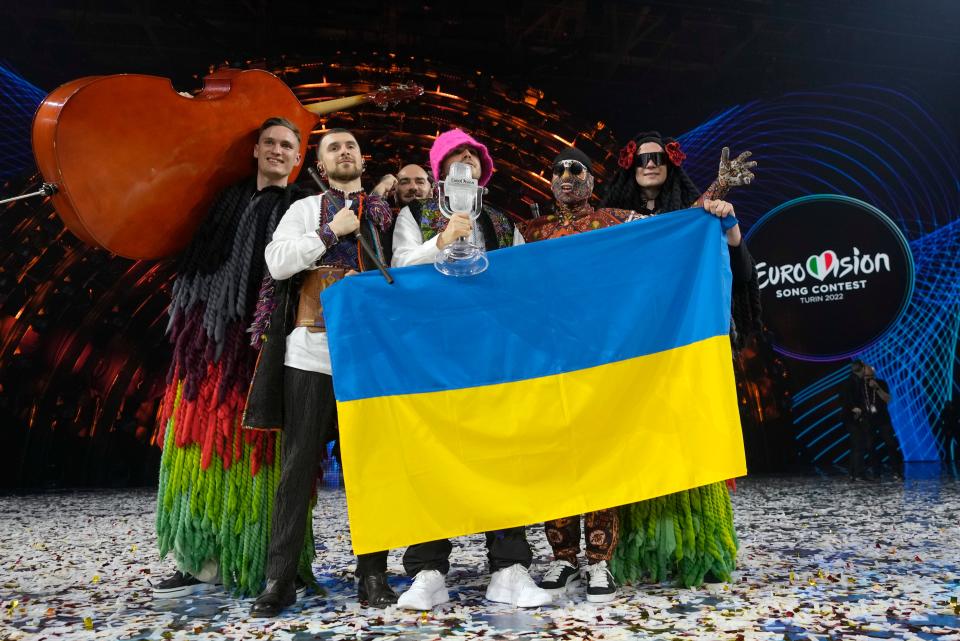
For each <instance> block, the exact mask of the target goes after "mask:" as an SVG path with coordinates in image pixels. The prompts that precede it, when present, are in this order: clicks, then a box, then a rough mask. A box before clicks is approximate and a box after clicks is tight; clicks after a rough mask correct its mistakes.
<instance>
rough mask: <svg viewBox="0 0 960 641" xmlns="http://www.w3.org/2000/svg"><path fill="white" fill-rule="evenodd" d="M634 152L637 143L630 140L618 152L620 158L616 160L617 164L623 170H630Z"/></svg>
mask: <svg viewBox="0 0 960 641" xmlns="http://www.w3.org/2000/svg"><path fill="white" fill-rule="evenodd" d="M636 150H637V143H635V142H633V141H632V140H631V141H630V142H628V143H627V146H626V147H624V148H623V149H621V150H620V158H619V159H618V160H617V164H618V165H620V166H621V167H623V168H624V169H630V167H632V166H633V154H634V152H635V151H636Z"/></svg>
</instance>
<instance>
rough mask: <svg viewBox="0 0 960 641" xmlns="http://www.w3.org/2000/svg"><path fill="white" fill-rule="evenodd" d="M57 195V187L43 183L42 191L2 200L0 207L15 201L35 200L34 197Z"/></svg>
mask: <svg viewBox="0 0 960 641" xmlns="http://www.w3.org/2000/svg"><path fill="white" fill-rule="evenodd" d="M55 193H57V186H56V185H55V184H54V183H43V184H42V185H41V186H40V189H38V190H37V191H32V192H30V193H29V194H23V195H22V196H14V197H13V198H4V199H3V200H0V205H6V204H7V203H12V202H13V201H15V200H24V199H26V198H33V197H34V196H52V195H54V194H55Z"/></svg>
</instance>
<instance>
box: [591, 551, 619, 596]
mask: <svg viewBox="0 0 960 641" xmlns="http://www.w3.org/2000/svg"><path fill="white" fill-rule="evenodd" d="M616 598H617V582H616V581H614V580H613V575H612V574H610V569H609V568H608V567H607V562H606V561H598V562H597V563H594V564H592V565H588V566H587V601H589V602H590V603H607V602H608V601H613V600H614V599H616Z"/></svg>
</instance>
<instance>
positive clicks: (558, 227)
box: [520, 147, 645, 242]
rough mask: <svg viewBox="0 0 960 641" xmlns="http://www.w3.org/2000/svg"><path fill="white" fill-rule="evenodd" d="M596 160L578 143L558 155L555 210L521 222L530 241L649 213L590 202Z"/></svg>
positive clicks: (620, 221) (552, 183)
mask: <svg viewBox="0 0 960 641" xmlns="http://www.w3.org/2000/svg"><path fill="white" fill-rule="evenodd" d="M592 164H593V163H591V162H590V159H589V158H588V157H587V155H586V154H585V153H583V152H582V151H580V150H579V149H577V148H576V147H569V148H567V149H564V150H563V151H561V152H560V154H559V155H557V157H556V158H555V159H554V160H553V164H552V171H553V176H552V180H551V183H550V186H551V189H552V190H553V197H554V212H553V213H552V214H549V215H547V216H541V217H540V218H534V219H533V220H528V221H526V222H525V223H522V224H521V226H520V231H521V233H522V234H523V237H524V239H525V240H526V241H527V242H531V241H537V240H547V239H549V238H559V237H561V236H569V235H570V234H578V233H580V232H584V231H590V230H592V229H601V228H603V227H610V226H612V225H619V224H620V223H623V222H628V221H631V220H636V219H638V218H644V217H645V216H643V215H640V214H638V213H637V212H635V211H630V210H626V209H594V208H593V207H592V206H591V205H590V197H591V196H592V195H593V183H594V179H593V173H592V172H591V170H590V167H591V166H592Z"/></svg>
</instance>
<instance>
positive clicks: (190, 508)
mask: <svg viewBox="0 0 960 641" xmlns="http://www.w3.org/2000/svg"><path fill="white" fill-rule="evenodd" d="M296 193H297V192H294V191H293V190H291V189H286V190H281V189H279V188H268V189H265V190H263V191H261V192H255V187H254V184H253V181H245V182H243V183H240V184H238V185H235V186H233V187H230V188H228V189H227V190H225V192H224V193H223V194H222V195H221V197H220V199H218V201H217V203H215V205H214V207H213V209H212V210H211V213H210V215H209V216H208V217H207V219H206V220H205V221H204V223H203V225H202V226H201V228H200V230H199V231H198V233H197V237H196V238H195V239H194V241H193V242H192V243H191V245H190V247H189V248H188V249H187V250H186V251H185V252H184V255H183V256H182V257H181V258H180V261H179V263H178V269H177V278H176V281H175V282H174V286H173V293H172V300H171V304H170V326H169V328H168V332H169V334H170V340H171V342H172V343H173V345H174V356H173V362H172V364H171V366H170V372H169V375H168V380H167V390H166V394H165V396H164V399H163V405H162V407H161V412H160V431H159V438H158V442H160V443H162V447H163V454H162V457H161V461H160V484H159V488H158V492H157V519H156V527H157V543H158V546H159V548H160V555H161V556H165V555H166V554H167V553H168V552H171V551H172V552H173V555H174V557H175V559H176V562H177V567H178V569H180V570H181V571H183V572H187V573H189V574H192V575H194V576H201V577H202V576H203V573H204V568H205V566H206V567H207V568H209V567H210V565H211V562H215V563H216V564H218V566H219V578H220V580H221V581H223V584H224V586H225V587H226V588H227V589H228V590H231V591H233V592H234V593H236V594H239V595H256V594H258V593H259V592H260V591H261V589H262V588H263V582H264V568H265V564H266V554H267V542H268V540H269V536H270V522H271V514H272V511H273V501H274V495H275V493H276V488H277V484H278V483H279V480H280V452H281V451H282V448H281V447H280V438H281V436H280V435H279V434H277V433H274V432H267V431H258V430H244V429H242V427H241V416H242V414H243V408H244V404H245V400H246V393H247V389H248V386H249V383H250V379H251V377H252V375H253V369H254V364H255V362H256V357H257V350H256V349H255V348H254V347H251V346H250V344H249V341H248V338H247V335H246V329H247V327H248V326H249V325H250V322H251V321H252V320H253V310H254V307H255V306H256V302H257V287H259V286H260V283H261V277H262V275H263V271H264V263H263V249H264V245H265V243H266V239H267V238H268V236H269V234H272V231H273V228H274V227H276V224H277V221H278V220H279V217H280V216H281V215H282V214H283V213H284V211H286V208H287V206H289V203H290V202H291V200H292V194H296ZM307 534H308V535H307V537H306V540H305V542H304V548H303V550H302V552H301V555H300V574H301V576H302V577H303V578H304V579H305V580H307V581H308V582H312V580H313V573H312V571H311V563H312V561H313V558H314V548H313V528H312V520H311V519H308V520H307ZM203 578H206V577H203Z"/></svg>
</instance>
